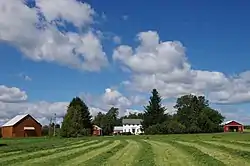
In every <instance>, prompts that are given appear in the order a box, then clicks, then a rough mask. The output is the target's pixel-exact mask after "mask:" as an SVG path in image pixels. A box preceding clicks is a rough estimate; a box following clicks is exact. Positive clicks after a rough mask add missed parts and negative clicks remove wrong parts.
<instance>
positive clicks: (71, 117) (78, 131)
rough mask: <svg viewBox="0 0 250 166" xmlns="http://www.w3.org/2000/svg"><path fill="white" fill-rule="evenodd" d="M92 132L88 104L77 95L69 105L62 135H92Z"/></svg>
mask: <svg viewBox="0 0 250 166" xmlns="http://www.w3.org/2000/svg"><path fill="white" fill-rule="evenodd" d="M91 132H92V123H91V115H90V112H89V109H88V107H87V105H86V104H85V103H84V102H83V101H82V100H81V99H80V98H79V97H75V98H73V100H72V101H71V102H70V104H69V106H68V110H67V113H66V115H65V117H64V119H63V122H62V127H61V132H60V133H61V136H62V137H78V136H83V135H90V134H91Z"/></svg>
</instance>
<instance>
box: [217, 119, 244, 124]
mask: <svg viewBox="0 0 250 166" xmlns="http://www.w3.org/2000/svg"><path fill="white" fill-rule="evenodd" d="M232 122H236V123H239V124H242V123H240V122H238V121H236V120H229V121H226V122H223V123H221V125H226V124H229V123H232Z"/></svg>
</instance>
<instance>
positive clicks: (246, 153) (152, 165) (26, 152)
mask: <svg viewBox="0 0 250 166" xmlns="http://www.w3.org/2000/svg"><path fill="white" fill-rule="evenodd" d="M0 144H6V146H1V147H0V161H1V162H0V165H4V166H8V165H10V166H31V165H39V166H47V165H50V166H53V165H55V166H57V165H58V166H66V165H67V166H75V165H83V166H85V165H86V166H96V165H97V166H117V165H119V166H142V165H143V166H168V165H176V166H210V165H216V166H225V165H229V166H230V165H240V166H247V165H250V133H219V134H186V135H181V134H176V135H154V136H114V137H113V136H112V137H85V138H78V139H59V138H29V139H0Z"/></svg>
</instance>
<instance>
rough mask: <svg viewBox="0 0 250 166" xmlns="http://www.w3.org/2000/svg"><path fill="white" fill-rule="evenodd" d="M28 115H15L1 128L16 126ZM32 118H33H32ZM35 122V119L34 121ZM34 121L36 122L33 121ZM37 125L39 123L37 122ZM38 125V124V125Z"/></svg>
mask: <svg viewBox="0 0 250 166" xmlns="http://www.w3.org/2000/svg"><path fill="white" fill-rule="evenodd" d="M28 115H29V114H24V115H17V116H15V117H14V118H12V119H10V120H9V121H8V122H6V123H5V124H3V125H2V127H7V126H14V125H15V124H17V123H18V122H19V121H20V120H22V119H23V118H25V117H26V116H28ZM32 118H33V117H32ZM34 120H35V119H34ZM35 121H36V120H35ZM37 123H39V122H37ZM39 124H40V123H39Z"/></svg>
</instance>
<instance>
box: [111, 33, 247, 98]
mask: <svg viewBox="0 0 250 166" xmlns="http://www.w3.org/2000/svg"><path fill="white" fill-rule="evenodd" d="M137 38H138V40H139V41H140V44H139V46H138V47H136V48H132V47H131V46H128V45H121V46H119V47H117V48H116V49H115V50H114V52H113V60H114V61H118V62H119V63H120V64H121V67H122V68H127V69H128V70H130V71H131V73H132V76H131V79H130V80H126V81H124V82H123V84H124V85H126V86H127V87H129V88H131V89H133V90H136V91H139V92H150V91H151V90H152V89H153V88H157V89H158V90H159V92H160V93H161V94H162V96H163V97H164V98H175V97H179V96H181V95H185V94H190V93H192V94H196V95H206V96H208V97H209V99H210V101H212V102H214V103H241V102H249V101H250V81H249V79H250V74H249V73H250V72H249V71H246V72H243V73H240V74H239V75H237V76H226V75H225V74H223V73H221V72H217V71H205V70H194V69H192V66H191V64H190V63H189V62H188V60H187V56H186V52H185V47H184V46H183V45H182V43H181V42H179V41H161V40H160V37H159V35H158V33H157V32H155V31H148V32H140V33H139V34H138V35H137Z"/></svg>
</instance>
